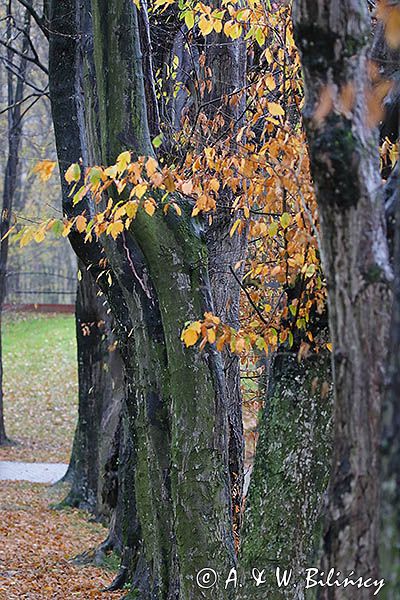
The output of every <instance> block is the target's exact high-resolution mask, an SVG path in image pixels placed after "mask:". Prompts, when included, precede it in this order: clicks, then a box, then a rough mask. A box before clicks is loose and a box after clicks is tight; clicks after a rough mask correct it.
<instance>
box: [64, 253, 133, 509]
mask: <svg viewBox="0 0 400 600" xmlns="http://www.w3.org/2000/svg"><path fill="white" fill-rule="evenodd" d="M79 268H80V274H81V277H80V281H79V283H78V292H77V299H76V337H77V350H78V381H79V413H78V423H77V428H76V431H75V438H74V444H73V451H72V455H71V462H70V469H69V473H68V474H67V477H68V479H69V480H70V481H71V483H72V485H71V490H70V492H69V494H68V496H67V498H66V500H65V502H66V503H67V504H70V505H71V506H77V507H79V508H84V509H87V510H91V511H93V512H94V513H95V514H97V515H103V516H107V513H109V510H108V508H107V503H105V502H104V501H103V500H102V498H103V495H104V496H107V492H106V490H103V487H104V478H105V477H107V479H108V482H107V484H108V485H109V486H111V489H112V488H113V487H115V482H114V481H113V477H114V476H113V475H112V472H110V471H109V469H108V467H109V466H110V465H111V464H112V456H113V454H114V453H115V452H118V451H117V449H116V448H115V445H116V446H117V447H118V440H117V438H118V433H117V432H118V430H119V421H120V418H121V407H122V398H123V394H124V388H123V383H124V381H123V370H122V364H121V358H120V354H119V350H118V346H117V345H116V340H115V337H114V334H113V332H112V326H113V323H112V320H111V318H110V316H109V315H108V314H107V310H108V309H107V306H105V298H104V296H103V297H99V295H98V292H99V288H98V286H97V285H96V284H95V282H94V281H93V277H92V275H91V273H90V271H89V272H88V271H87V269H86V267H85V266H84V265H83V264H82V263H80V264H79ZM106 469H107V472H106ZM110 477H111V478H110ZM103 492H104V494H103Z"/></svg>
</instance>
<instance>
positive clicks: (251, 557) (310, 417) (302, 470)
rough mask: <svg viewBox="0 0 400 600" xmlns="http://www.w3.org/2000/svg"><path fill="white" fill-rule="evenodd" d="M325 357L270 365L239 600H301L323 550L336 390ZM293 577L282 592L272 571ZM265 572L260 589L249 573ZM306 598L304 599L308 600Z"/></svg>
mask: <svg viewBox="0 0 400 600" xmlns="http://www.w3.org/2000/svg"><path fill="white" fill-rule="evenodd" d="M331 381H332V379H331V373H330V356H329V355H327V352H326V351H322V352H321V353H320V354H313V355H311V356H310V357H308V358H307V359H303V360H301V361H299V359H298V357H297V354H296V353H294V352H290V353H288V352H285V351H284V350H283V349H282V351H281V352H278V353H277V354H276V355H275V356H274V357H273V359H272V366H271V367H270V374H269V383H268V391H267V398H266V405H265V408H264V412H263V417H262V419H261V422H260V437H259V440H258V443H257V451H256V458H255V464H254V468H253V472H252V476H251V482H250V488H249V493H248V495H247V498H246V511H245V518H244V525H243V536H242V544H241V552H240V567H241V570H242V572H243V573H244V577H245V578H246V577H247V581H246V583H245V585H244V588H243V590H242V592H241V596H240V597H241V600H242V598H243V600H250V599H252V598H254V599H255V598H258V597H260V589H262V593H263V594H265V597H270V598H274V600H275V599H276V600H278V598H279V599H280V598H288V599H290V600H301V599H304V597H305V583H306V582H305V577H304V573H305V569H307V568H309V567H310V566H311V565H313V564H315V561H316V559H317V557H318V552H319V550H320V538H321V532H322V527H321V526H322V515H323V506H324V494H325V493H326V489H327V485H328V479H329V466H330V459H331V433H332V427H331V423H332V383H331ZM276 567H280V569H281V570H284V569H288V570H292V571H293V576H292V578H291V582H290V585H288V586H287V587H283V588H281V589H278V586H277V581H276V576H275V569H276ZM253 568H257V569H258V570H259V571H260V572H262V571H263V569H264V570H265V572H264V577H263V580H264V581H265V583H264V584H263V585H262V587H261V588H257V587H256V586H255V584H254V581H251V573H252V569H253ZM310 593H311V592H307V598H311V597H313V596H310Z"/></svg>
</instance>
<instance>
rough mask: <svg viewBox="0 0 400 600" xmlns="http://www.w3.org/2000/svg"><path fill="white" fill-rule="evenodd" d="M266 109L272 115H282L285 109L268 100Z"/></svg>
mask: <svg viewBox="0 0 400 600" xmlns="http://www.w3.org/2000/svg"><path fill="white" fill-rule="evenodd" d="M268 110H269V112H270V113H271V115H272V116H274V117H284V116H285V111H284V110H283V108H282V106H281V105H280V104H278V103H277V102H268Z"/></svg>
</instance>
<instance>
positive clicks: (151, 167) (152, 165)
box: [146, 156, 158, 177]
mask: <svg viewBox="0 0 400 600" xmlns="http://www.w3.org/2000/svg"><path fill="white" fill-rule="evenodd" d="M157 167H158V162H157V161H156V159H155V158H153V157H152V156H150V157H149V158H148V160H147V162H146V172H147V175H148V177H151V176H152V175H154V173H155V172H156V171H157Z"/></svg>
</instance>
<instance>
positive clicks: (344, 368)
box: [294, 0, 391, 599]
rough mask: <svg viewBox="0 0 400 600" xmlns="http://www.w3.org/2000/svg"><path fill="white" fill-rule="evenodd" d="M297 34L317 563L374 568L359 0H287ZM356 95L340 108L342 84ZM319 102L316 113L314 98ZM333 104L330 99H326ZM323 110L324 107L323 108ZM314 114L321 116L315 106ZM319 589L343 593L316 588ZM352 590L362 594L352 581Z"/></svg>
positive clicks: (380, 239)
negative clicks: (324, 382)
mask: <svg viewBox="0 0 400 600" xmlns="http://www.w3.org/2000/svg"><path fill="white" fill-rule="evenodd" d="M294 24H295V38H296V42H297V44H298V47H299V50H300V53H301V58H302V64H303V70H304V77H305V85H306V94H307V99H306V107H305V110H304V123H305V126H306V132H307V136H308V142H309V150H310V160H311V170H312V175H313V178H314V184H315V190H316V194H317V201H318V208H319V216H320V221H321V239H322V248H321V253H322V259H323V267H324V273H325V276H326V279H327V285H328V307H329V321H330V329H331V336H332V341H333V374H334V390H335V408H334V419H335V431H334V455H333V467H332V474H331V481H330V486H329V509H328V517H327V522H326V528H325V533H324V558H323V563H322V570H324V571H329V569H330V568H331V567H332V566H334V568H335V570H337V571H341V572H342V573H348V572H349V571H351V570H353V571H354V572H355V573H357V574H359V575H360V576H361V575H363V576H368V577H372V578H374V577H376V576H377V574H378V564H377V563H378V561H377V555H378V533H379V523H380V521H379V512H380V511H379V491H380V485H379V481H380V470H379V443H380V431H381V407H382V398H383V382H384V371H385V358H386V349H387V343H388V317H387V315H388V314H389V312H390V291H389V285H388V282H389V281H390V278H391V271H390V267H389V261H388V248H387V241H386V233H385V223H384V207H383V202H382V196H381V194H380V192H379V190H380V187H381V185H380V173H379V156H378V141H377V135H376V132H375V130H374V129H371V128H369V126H368V125H367V111H366V95H367V92H368V82H367V70H366V44H367V43H368V40H369V37H370V15H369V13H368V9H367V4H366V3H365V2H364V1H362V0H360V1H354V0H346V1H345V2H342V3H338V2H336V0H323V1H320V2H318V3H316V2H315V1H314V0H296V1H295V4H294ZM346 90H347V91H349V90H350V91H351V92H353V93H354V104H353V106H350V107H347V108H346V109H344V108H343V107H342V106H341V103H340V93H341V92H343V93H345V92H346ZM329 96H331V98H330V100H329V102H327V103H325V104H326V105H327V106H328V109H326V106H325V105H323V107H322V109H320V110H319V111H318V112H317V107H318V105H319V103H320V102H322V98H326V97H328V99H329ZM330 102H331V104H330ZM324 112H325V114H323V113H324ZM321 113H322V114H321ZM319 594H320V597H321V598H329V599H332V598H344V597H354V591H351V592H350V593H349V594H350V595H348V596H346V592H344V591H343V590H341V589H340V588H324V589H323V590H321V591H320V592H319ZM357 594H358V596H359V598H360V599H367V598H370V596H371V592H370V591H369V590H368V589H366V588H363V589H361V590H358V591H357Z"/></svg>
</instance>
